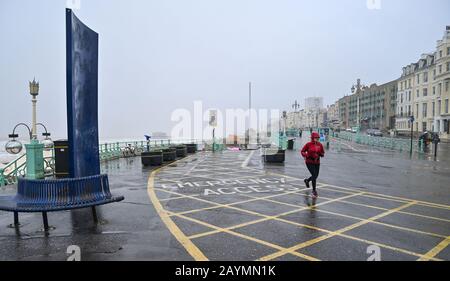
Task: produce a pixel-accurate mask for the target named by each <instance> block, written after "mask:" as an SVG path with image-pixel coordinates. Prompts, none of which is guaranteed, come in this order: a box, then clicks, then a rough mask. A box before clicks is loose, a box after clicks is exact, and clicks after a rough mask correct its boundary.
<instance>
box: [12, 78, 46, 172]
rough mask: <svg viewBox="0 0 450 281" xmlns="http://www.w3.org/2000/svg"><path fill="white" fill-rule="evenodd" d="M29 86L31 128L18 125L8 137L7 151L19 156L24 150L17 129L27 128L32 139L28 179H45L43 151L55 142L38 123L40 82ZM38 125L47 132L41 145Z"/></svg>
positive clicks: (27, 147)
mask: <svg viewBox="0 0 450 281" xmlns="http://www.w3.org/2000/svg"><path fill="white" fill-rule="evenodd" d="M29 86H30V95H31V96H32V99H31V102H32V124H31V128H30V126H28V125H27V124H25V123H19V124H17V125H16V126H15V127H14V129H13V132H12V134H10V135H8V136H9V138H10V141H8V142H7V143H6V145H5V150H6V151H7V152H8V153H11V154H18V153H20V152H21V151H22V148H23V146H22V143H21V142H20V141H18V140H16V138H18V137H19V135H18V134H17V133H16V129H17V127H19V126H24V127H26V128H27V130H28V134H29V137H30V143H29V144H25V148H26V154H27V157H26V166H27V178H29V179H40V178H43V177H44V156H43V150H44V149H51V148H53V141H52V140H51V139H50V133H49V132H48V131H47V128H46V127H45V125H44V124H42V123H36V103H37V96H38V95H39V82H36V80H35V79H33V81H30V82H29ZM38 125H39V126H42V127H43V128H44V130H45V132H44V133H43V134H42V135H43V136H44V137H45V139H44V140H43V141H42V142H41V143H39V140H38V139H37V130H36V127H37V126H38Z"/></svg>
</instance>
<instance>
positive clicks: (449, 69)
mask: <svg viewBox="0 0 450 281" xmlns="http://www.w3.org/2000/svg"><path fill="white" fill-rule="evenodd" d="M449 71H450V62H447V72H449Z"/></svg>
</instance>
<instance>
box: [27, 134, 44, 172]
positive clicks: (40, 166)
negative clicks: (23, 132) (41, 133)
mask: <svg viewBox="0 0 450 281" xmlns="http://www.w3.org/2000/svg"><path fill="white" fill-rule="evenodd" d="M25 148H26V151H27V152H26V153H27V174H26V178H27V179H43V178H44V177H45V175H44V145H43V144H41V143H39V141H38V140H31V143H30V144H25Z"/></svg>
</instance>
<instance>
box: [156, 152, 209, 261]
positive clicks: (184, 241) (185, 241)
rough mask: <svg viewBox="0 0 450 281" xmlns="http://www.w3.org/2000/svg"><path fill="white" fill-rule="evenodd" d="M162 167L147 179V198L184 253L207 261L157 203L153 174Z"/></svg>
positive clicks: (198, 259)
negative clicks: (183, 249) (184, 250)
mask: <svg viewBox="0 0 450 281" xmlns="http://www.w3.org/2000/svg"><path fill="white" fill-rule="evenodd" d="M185 159H186V158H184V160H185ZM162 168H163V167H161V168H159V169H156V170H154V171H153V172H152V173H151V174H150V177H149V179H148V184H147V193H148V196H149V198H150V200H151V202H152V203H153V206H154V207H155V209H156V211H157V213H158V215H159V216H160V217H161V220H162V221H163V222H164V224H165V225H166V226H167V228H168V229H169V231H170V232H171V233H172V235H173V236H175V238H176V239H177V240H178V241H179V242H180V243H181V245H182V246H183V247H184V248H185V249H186V251H187V252H188V253H189V254H190V255H191V256H192V257H193V258H194V259H195V260H196V261H207V260H208V258H207V257H206V256H205V255H204V254H203V253H202V252H201V251H200V249H199V248H197V246H195V245H194V243H192V241H191V240H189V239H188V238H187V237H186V235H185V234H184V233H183V232H182V231H181V230H180V229H179V228H178V226H177V225H176V224H175V223H174V222H173V220H172V219H171V218H170V217H169V216H168V213H167V212H166V211H165V210H164V208H163V207H162V205H161V203H160V202H159V201H158V197H157V196H156V193H155V189H154V187H153V185H154V178H155V174H156V173H157V172H158V171H159V170H161V169H162Z"/></svg>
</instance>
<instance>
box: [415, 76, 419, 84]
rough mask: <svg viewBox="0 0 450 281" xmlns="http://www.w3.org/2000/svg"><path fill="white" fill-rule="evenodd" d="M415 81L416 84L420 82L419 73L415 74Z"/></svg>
mask: <svg viewBox="0 0 450 281" xmlns="http://www.w3.org/2000/svg"><path fill="white" fill-rule="evenodd" d="M416 81H417V84H420V74H417V77H416Z"/></svg>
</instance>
